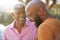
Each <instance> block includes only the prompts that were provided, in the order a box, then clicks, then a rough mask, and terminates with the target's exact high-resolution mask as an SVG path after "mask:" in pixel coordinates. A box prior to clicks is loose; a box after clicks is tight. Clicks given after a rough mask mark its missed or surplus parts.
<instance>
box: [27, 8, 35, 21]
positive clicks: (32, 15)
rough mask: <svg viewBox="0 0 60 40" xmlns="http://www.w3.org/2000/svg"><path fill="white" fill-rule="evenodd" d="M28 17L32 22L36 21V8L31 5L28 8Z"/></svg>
mask: <svg viewBox="0 0 60 40" xmlns="http://www.w3.org/2000/svg"><path fill="white" fill-rule="evenodd" d="M26 13H27V17H28V18H29V20H30V21H31V22H33V21H35V13H36V12H35V9H34V8H33V7H30V8H28V9H26Z"/></svg>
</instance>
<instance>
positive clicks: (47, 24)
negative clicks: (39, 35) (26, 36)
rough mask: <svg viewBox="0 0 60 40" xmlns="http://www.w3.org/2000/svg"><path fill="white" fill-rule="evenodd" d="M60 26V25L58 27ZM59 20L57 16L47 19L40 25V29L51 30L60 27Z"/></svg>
mask: <svg viewBox="0 0 60 40" xmlns="http://www.w3.org/2000/svg"><path fill="white" fill-rule="evenodd" d="M57 26H58V27H57ZM59 26H60V25H59V20H58V19H55V18H48V19H46V20H45V21H44V22H43V23H42V24H41V25H39V28H38V30H42V29H43V30H49V31H54V30H55V29H58V28H59Z"/></svg>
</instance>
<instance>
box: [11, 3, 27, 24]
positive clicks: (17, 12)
mask: <svg viewBox="0 0 60 40" xmlns="http://www.w3.org/2000/svg"><path fill="white" fill-rule="evenodd" d="M11 15H12V17H13V18H14V20H15V21H16V23H18V24H20V25H23V24H25V21H26V13H25V6H24V4H23V3H17V4H15V5H14V7H13V12H12V13H11Z"/></svg>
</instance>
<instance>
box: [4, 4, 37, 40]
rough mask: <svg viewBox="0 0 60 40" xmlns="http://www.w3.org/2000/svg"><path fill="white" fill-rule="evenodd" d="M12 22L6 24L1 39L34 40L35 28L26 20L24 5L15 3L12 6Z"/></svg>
mask: <svg viewBox="0 0 60 40" xmlns="http://www.w3.org/2000/svg"><path fill="white" fill-rule="evenodd" d="M11 15H12V17H13V18H14V22H13V23H12V24H10V25H8V26H7V28H6V29H5V30H4V32H3V40H36V32H37V28H36V27H35V25H34V24H32V23H31V22H30V21H28V20H26V14H25V6H24V5H23V3H17V4H16V5H15V6H14V7H13V12H12V14H11Z"/></svg>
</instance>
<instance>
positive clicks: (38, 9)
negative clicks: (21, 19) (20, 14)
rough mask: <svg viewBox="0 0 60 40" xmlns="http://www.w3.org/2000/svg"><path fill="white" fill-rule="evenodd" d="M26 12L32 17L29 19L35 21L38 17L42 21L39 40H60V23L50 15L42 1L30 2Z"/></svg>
mask: <svg viewBox="0 0 60 40" xmlns="http://www.w3.org/2000/svg"><path fill="white" fill-rule="evenodd" d="M25 10H26V13H27V15H30V16H29V17H28V18H29V19H31V18H32V19H33V20H35V17H36V16H37V15H38V16H39V18H40V19H41V20H40V21H41V24H40V25H39V27H38V33H37V40H60V21H59V20H58V19H56V18H53V17H52V16H51V15H50V14H49V13H48V11H47V9H46V8H45V4H44V3H43V2H42V1H37V0H35V1H31V2H29V3H28V4H27V6H26V9H25ZM31 15H32V16H31ZM32 19H31V20H32Z"/></svg>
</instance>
